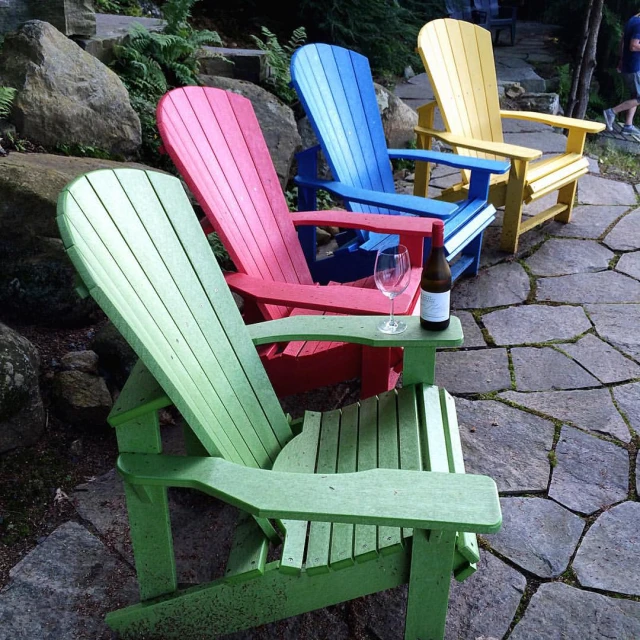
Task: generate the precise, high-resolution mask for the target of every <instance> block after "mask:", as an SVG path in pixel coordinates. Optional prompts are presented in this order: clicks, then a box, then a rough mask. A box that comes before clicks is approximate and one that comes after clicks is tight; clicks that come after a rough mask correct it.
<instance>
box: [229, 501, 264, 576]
mask: <svg viewBox="0 0 640 640" xmlns="http://www.w3.org/2000/svg"><path fill="white" fill-rule="evenodd" d="M268 550H269V540H268V538H267V537H266V536H265V535H264V532H263V531H262V529H261V528H260V527H259V526H258V523H257V522H256V521H255V520H254V518H253V517H252V516H251V515H249V514H248V513H240V515H239V517H238V523H237V525H236V530H235V532H234V535H233V540H232V542H231V549H230V550H229V558H228V560H227V566H226V569H225V572H224V577H225V579H226V580H227V582H244V581H245V580H250V579H251V578H255V577H256V576H259V575H262V574H263V573H264V567H265V564H266V562H267V551H268Z"/></svg>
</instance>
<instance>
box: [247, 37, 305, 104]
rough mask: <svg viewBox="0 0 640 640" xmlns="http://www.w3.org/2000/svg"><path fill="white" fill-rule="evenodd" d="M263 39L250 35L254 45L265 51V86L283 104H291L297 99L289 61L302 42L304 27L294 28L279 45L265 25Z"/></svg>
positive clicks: (303, 39)
mask: <svg viewBox="0 0 640 640" xmlns="http://www.w3.org/2000/svg"><path fill="white" fill-rule="evenodd" d="M261 31H262V35H263V36H264V38H265V39H264V40H262V39H261V38H259V37H258V36H251V38H252V39H253V40H254V42H255V43H256V45H257V46H258V48H259V49H261V50H262V51H266V53H267V64H268V65H269V77H268V78H267V80H266V81H265V84H266V85H267V88H268V89H269V90H270V91H271V92H272V93H274V94H275V95H277V96H278V97H279V98H280V99H281V100H282V101H283V102H284V103H285V104H288V105H292V104H294V103H295V102H297V100H298V95H297V94H296V91H295V89H294V88H293V87H290V86H289V83H290V82H291V72H290V68H289V67H290V63H291V56H292V55H293V52H294V51H295V50H296V49H297V48H298V47H301V46H302V45H303V44H304V41H305V40H306V38H307V33H306V31H305V30H304V27H298V28H297V29H294V31H293V34H292V35H291V38H289V42H287V44H285V45H281V44H280V43H279V42H278V38H277V36H276V35H275V34H274V33H271V31H269V29H267V27H262V29H261Z"/></svg>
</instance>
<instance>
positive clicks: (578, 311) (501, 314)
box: [482, 304, 591, 345]
mask: <svg viewBox="0 0 640 640" xmlns="http://www.w3.org/2000/svg"><path fill="white" fill-rule="evenodd" d="M482 323H483V324H484V326H485V327H486V328H487V330H488V331H489V334H490V335H491V337H492V338H493V340H494V342H495V343H496V344H497V345H509V344H535V343H539V342H549V341H550V340H568V339H571V338H575V337H576V336H579V335H580V334H582V333H584V332H585V331H588V330H589V329H591V323H590V322H589V318H587V316H586V314H585V312H584V310H583V309H582V307H577V306H575V307H574V306H569V305H566V306H560V307H554V306H551V305H545V304H530V305H529V304H528V305H523V306H520V307H509V308H508V309H500V310H498V311H493V312H491V313H487V314H485V315H483V316H482Z"/></svg>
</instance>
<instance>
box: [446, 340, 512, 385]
mask: <svg viewBox="0 0 640 640" xmlns="http://www.w3.org/2000/svg"><path fill="white" fill-rule="evenodd" d="M436 384H437V385H438V386H440V387H444V388H445V389H447V390H448V391H449V393H454V394H456V393H463V394H468V393H488V392H490V391H498V390H502V389H510V388H511V373H510V372H509V358H508V356H507V350H506V349H483V350H482V351H442V352H440V353H438V354H437V357H436Z"/></svg>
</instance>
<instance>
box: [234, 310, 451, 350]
mask: <svg viewBox="0 0 640 640" xmlns="http://www.w3.org/2000/svg"><path fill="white" fill-rule="evenodd" d="M402 321H403V322H406V324H407V329H406V331H403V332H402V333H400V334H397V335H392V334H385V333H381V332H380V331H379V330H378V324H379V323H380V316H291V317H288V318H281V319H279V320H269V321H267V322H258V323H256V324H251V325H248V326H247V329H248V330H249V335H250V336H251V339H252V340H253V343H254V344H255V345H256V346H258V345H261V344H269V343H273V342H289V341H290V340H320V341H329V342H332V341H339V342H352V343H356V344H364V345H367V346H371V347H429V348H434V349H435V348H438V347H441V348H452V347H459V346H461V345H462V343H463V334H462V327H461V325H460V320H459V319H458V318H456V317H455V316H451V323H450V324H449V327H448V328H447V329H445V330H444V331H425V330H424V329H423V328H422V327H421V326H420V318H418V317H416V316H403V317H402Z"/></svg>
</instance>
